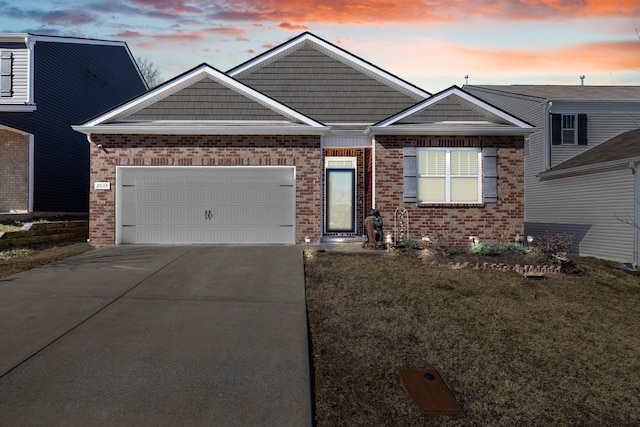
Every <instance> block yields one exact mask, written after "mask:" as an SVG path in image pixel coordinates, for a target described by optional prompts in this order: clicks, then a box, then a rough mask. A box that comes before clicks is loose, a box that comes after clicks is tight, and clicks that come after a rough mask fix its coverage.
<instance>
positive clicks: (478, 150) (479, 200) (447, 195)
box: [416, 147, 483, 205]
mask: <svg viewBox="0 0 640 427" xmlns="http://www.w3.org/2000/svg"><path fill="white" fill-rule="evenodd" d="M421 151H427V152H428V151H444V152H445V159H446V160H445V174H444V176H440V175H426V174H423V173H420V152H421ZM454 151H473V152H475V153H477V157H478V173H477V174H476V175H460V177H463V178H477V179H478V187H477V189H476V194H477V199H476V200H473V201H455V200H451V178H452V177H454V175H451V153H452V152H454ZM482 160H483V156H482V149H481V148H476V147H461V148H451V147H418V148H416V162H417V164H416V180H417V188H416V190H417V191H416V196H417V197H416V200H417V203H418V204H423V205H450V204H481V203H482V182H483V173H482V171H483V165H482ZM456 176H457V175H456ZM429 177H444V179H445V200H444V201H433V200H421V199H420V197H419V195H420V179H421V178H429Z"/></svg>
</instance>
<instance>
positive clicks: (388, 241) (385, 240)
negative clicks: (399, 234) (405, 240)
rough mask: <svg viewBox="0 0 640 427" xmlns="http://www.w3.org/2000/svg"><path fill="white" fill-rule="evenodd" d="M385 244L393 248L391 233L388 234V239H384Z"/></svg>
mask: <svg viewBox="0 0 640 427" xmlns="http://www.w3.org/2000/svg"><path fill="white" fill-rule="evenodd" d="M384 242H385V243H386V244H387V247H389V246H391V233H387V235H386V237H385V238H384Z"/></svg>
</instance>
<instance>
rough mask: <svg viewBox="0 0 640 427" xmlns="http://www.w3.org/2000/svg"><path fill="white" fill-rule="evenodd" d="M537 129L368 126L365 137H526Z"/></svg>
mask: <svg viewBox="0 0 640 427" xmlns="http://www.w3.org/2000/svg"><path fill="white" fill-rule="evenodd" d="M537 130H538V129H537V128H534V127H529V128H515V127H508V126H505V127H486V126H438V125H425V126H415V125H408V126H393V127H379V126H369V127H368V128H367V129H366V130H365V134H366V135H372V136H373V135H451V136H454V135H455V136H477V135H515V136H527V135H530V134H532V133H534V132H536V131H537Z"/></svg>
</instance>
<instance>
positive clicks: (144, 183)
mask: <svg viewBox="0 0 640 427" xmlns="http://www.w3.org/2000/svg"><path fill="white" fill-rule="evenodd" d="M121 169H122V170H119V171H118V173H117V176H118V177H119V178H122V179H119V180H118V182H123V183H125V182H126V183H127V186H122V185H119V186H118V190H119V191H120V192H121V194H122V195H121V196H120V199H119V200H120V208H119V211H118V215H120V218H119V221H118V223H119V230H120V239H119V240H120V243H294V242H295V227H294V224H295V185H294V184H295V171H294V169H293V168H292V167H261V168H252V167H232V168H226V167H202V168H187V167H184V168H163V167H123V168H121ZM123 175H124V176H123ZM133 177H135V179H132V178H133ZM131 182H133V183H134V184H131Z"/></svg>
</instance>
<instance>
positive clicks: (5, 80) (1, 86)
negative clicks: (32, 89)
mask: <svg viewBox="0 0 640 427" xmlns="http://www.w3.org/2000/svg"><path fill="white" fill-rule="evenodd" d="M12 60H13V53H11V52H10V51H8V50H3V51H2V52H0V97H3V98H7V97H11V96H12V95H13V91H12V88H11V80H12V78H11V77H12V75H11V74H12V73H11V71H12V65H13V64H12Z"/></svg>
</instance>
